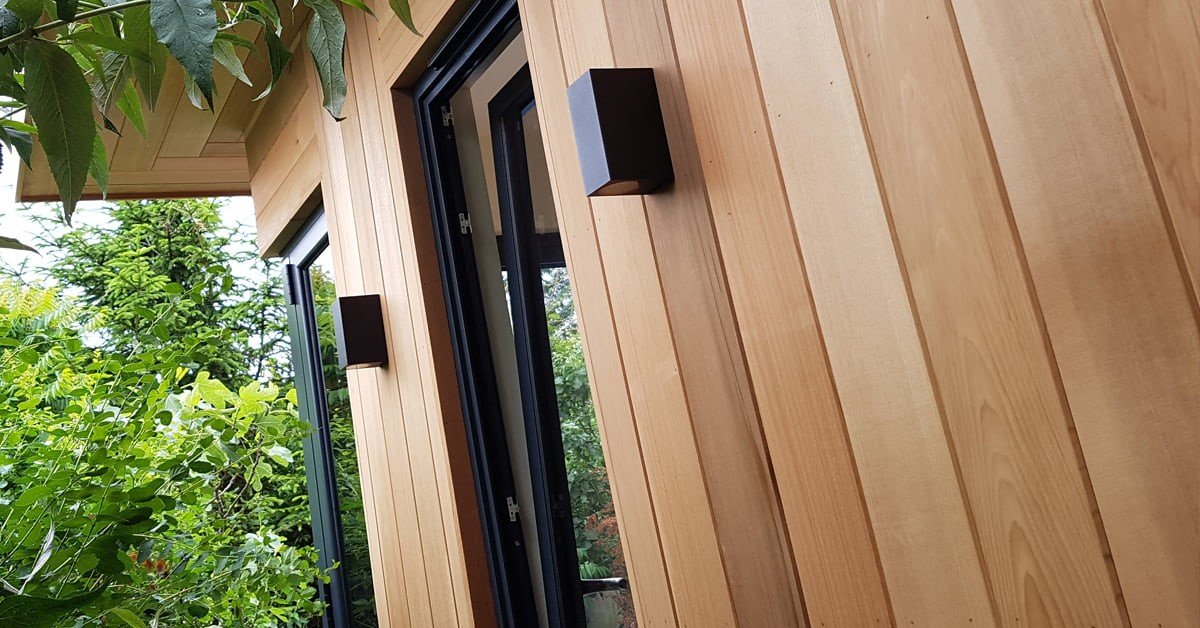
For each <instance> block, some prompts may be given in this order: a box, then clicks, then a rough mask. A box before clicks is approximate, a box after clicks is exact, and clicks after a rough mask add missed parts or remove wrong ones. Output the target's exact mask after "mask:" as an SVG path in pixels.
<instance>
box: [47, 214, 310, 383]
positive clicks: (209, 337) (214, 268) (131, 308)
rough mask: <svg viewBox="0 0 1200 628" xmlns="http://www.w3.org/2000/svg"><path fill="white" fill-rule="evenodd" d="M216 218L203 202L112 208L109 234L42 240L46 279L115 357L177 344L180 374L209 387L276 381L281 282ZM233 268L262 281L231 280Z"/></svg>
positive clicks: (89, 231)
mask: <svg viewBox="0 0 1200 628" xmlns="http://www.w3.org/2000/svg"><path fill="white" fill-rule="evenodd" d="M220 209H221V205H220V204H219V203H218V202H216V201H213V200H208V199H180V200H166V201H123V202H118V203H115V204H113V205H112V207H111V210H110V215H111V217H112V221H111V225H109V226H105V227H79V228H76V229H74V230H72V231H70V232H68V233H66V234H65V235H62V236H60V237H57V238H52V239H49V240H47V241H46V242H45V243H44V248H45V249H46V253H47V255H48V256H49V257H51V258H52V260H53V261H52V262H51V263H50V265H49V267H48V268H47V271H48V273H49V274H50V276H52V277H53V278H55V279H57V280H58V281H59V282H60V283H62V284H63V285H66V286H71V287H73V288H74V290H75V291H77V292H78V294H79V298H80V300H81V301H82V302H83V303H84V304H86V305H87V306H88V308H87V312H85V314H84V315H85V316H86V317H88V318H89V319H93V320H94V321H95V322H96V323H98V324H102V329H101V333H102V334H103V335H104V336H105V340H106V342H107V344H108V345H109V346H110V347H112V348H113V349H114V350H117V351H126V350H130V349H131V348H132V347H136V346H147V347H158V346H163V345H168V344H170V345H179V346H182V348H183V349H184V350H185V353H186V360H185V361H184V366H186V367H188V368H190V369H193V370H195V371H199V370H204V371H208V372H209V373H211V374H212V375H213V376H214V377H215V378H216V379H219V380H222V381H226V382H229V383H231V384H233V385H239V386H240V385H241V384H243V383H245V382H247V381H249V380H251V379H263V378H274V379H275V380H276V381H280V378H282V377H286V376H287V373H286V372H284V371H281V369H284V366H283V365H282V364H281V360H280V352H281V351H283V350H284V349H285V348H286V346H287V344H286V343H287V330H286V323H285V320H286V316H285V314H284V311H283V306H282V292H281V287H280V284H279V281H278V280H275V279H274V271H273V270H269V269H268V268H267V267H266V266H265V265H264V262H261V261H259V260H258V259H257V257H256V255H255V254H254V247H253V245H252V244H251V243H250V242H248V241H247V240H246V238H245V236H242V235H240V234H237V233H231V232H228V231H226V230H224V229H223V228H222V227H221V217H220ZM235 266H237V267H240V268H242V270H243V273H242V274H247V273H245V271H246V270H257V272H256V273H249V274H251V275H259V276H263V275H267V276H269V277H270V279H258V280H251V279H246V278H239V277H238V276H237V274H235ZM268 273H269V274H268ZM181 297H185V298H181Z"/></svg>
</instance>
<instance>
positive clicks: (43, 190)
mask: <svg viewBox="0 0 1200 628" xmlns="http://www.w3.org/2000/svg"><path fill="white" fill-rule="evenodd" d="M298 11H303V9H298ZM300 17H302V18H303V17H306V12H305V13H303V14H301V15H300ZM301 22H302V23H303V19H301ZM296 30H297V29H295V28H289V29H288V31H289V32H287V33H286V34H285V38H286V39H295V32H296ZM239 32H240V34H241V35H242V36H244V37H246V38H247V39H250V40H251V41H254V42H255V43H256V44H257V45H259V46H260V48H259V50H260V52H256V53H251V52H250V51H248V50H245V49H243V48H238V54H239V56H241V57H242V59H243V62H244V64H245V70H246V74H247V75H248V76H249V78H250V79H251V80H252V81H253V83H254V86H253V87H252V86H249V85H246V84H244V83H241V82H239V81H238V80H236V79H235V78H234V77H233V75H231V74H230V73H229V72H228V71H226V70H225V68H223V67H221V66H220V65H216V66H215V68H214V72H213V80H214V83H215V84H216V92H217V98H216V102H215V103H214V110H213V111H208V110H200V109H197V108H196V107H195V106H193V105H192V103H191V101H190V100H189V99H188V95H187V93H186V92H185V90H184V84H183V71H182V70H181V69H180V67H179V65H178V64H177V63H174V62H172V63H169V64H168V70H167V73H166V75H165V77H164V79H163V86H162V90H161V92H160V94H159V99H158V103H157V105H156V106H155V108H154V110H153V111H147V112H146V136H145V137H143V136H142V135H141V133H139V132H138V130H137V129H136V128H135V127H134V125H133V124H132V123H131V122H129V121H128V120H126V119H125V117H124V116H122V115H121V113H120V112H119V111H114V112H112V114H111V115H110V120H112V122H113V124H114V126H116V127H117V128H118V129H119V133H113V132H112V131H107V130H106V131H102V132H101V137H102V139H103V140H104V145H105V147H106V148H107V149H108V155H109V186H108V195H107V198H110V199H112V198H163V197H191V196H233V195H243V194H249V193H250V169H249V167H248V164H247V159H246V141H245V140H246V136H247V134H248V132H249V130H250V129H251V128H252V127H253V125H254V122H255V119H256V117H257V115H258V113H259V112H260V111H261V110H262V107H263V105H264V103H265V102H266V101H267V100H268V99H261V100H257V101H256V100H255V98H256V97H257V96H258V95H259V94H260V93H261V92H262V90H263V88H264V87H265V86H266V85H267V83H268V82H269V80H270V68H269V66H268V62H267V59H266V58H265V54H264V53H262V52H261V50H262V48H261V40H262V37H263V34H262V29H261V28H259V27H258V26H257V25H255V24H245V25H242V26H239ZM32 165H33V167H32V169H31V168H26V167H24V166H22V167H21V171H20V174H19V175H18V177H17V186H16V195H17V200H18V201H22V202H32V201H56V200H58V198H59V196H58V188H57V187H56V186H55V184H54V179H53V177H52V176H51V174H50V169H49V167H48V165H47V164H46V156H45V154H44V153H43V152H42V151H41V149H40V146H38V145H37V144H36V142H35V145H34V151H33V156H32ZM83 196H84V198H85V199H93V200H94V199H100V198H102V196H101V193H100V190H99V189H98V188H97V187H96V186H95V184H94V183H92V182H91V181H90V180H89V181H88V185H87V187H85V188H84V193H83Z"/></svg>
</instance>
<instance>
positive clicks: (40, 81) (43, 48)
mask: <svg viewBox="0 0 1200 628" xmlns="http://www.w3.org/2000/svg"><path fill="white" fill-rule="evenodd" d="M25 65H26V69H25V90H26V92H27V93H28V97H29V113H30V115H32V116H33V121H34V123H35V124H37V127H38V137H39V139H40V140H41V143H42V148H44V149H45V151H46V161H47V162H49V164H50V173H51V174H52V175H53V176H54V182H55V183H57V184H58V192H59V196H60V197H61V198H62V202H63V218H64V219H65V220H67V221H70V218H71V214H72V213H73V212H74V211H75V203H76V202H77V201H78V200H79V198H80V197H81V196H83V186H84V184H85V183H86V182H87V175H88V166H89V164H90V163H91V161H92V146H93V140H94V138H95V136H96V125H95V123H94V122H93V121H92V94H91V91H90V90H89V89H88V83H87V79H86V78H84V76H83V71H82V70H80V69H79V65H78V64H76V63H75V59H74V58H73V57H71V55H70V54H68V53H67V52H66V51H64V50H63V49H62V48H59V47H58V46H55V45H54V44H50V43H46V42H42V41H37V40H34V41H31V42H29V44H28V48H27V51H26V53H25Z"/></svg>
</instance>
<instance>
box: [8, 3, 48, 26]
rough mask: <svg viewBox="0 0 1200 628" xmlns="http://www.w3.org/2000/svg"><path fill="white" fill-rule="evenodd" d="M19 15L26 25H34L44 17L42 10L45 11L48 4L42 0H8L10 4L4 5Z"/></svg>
mask: <svg viewBox="0 0 1200 628" xmlns="http://www.w3.org/2000/svg"><path fill="white" fill-rule="evenodd" d="M4 6H5V8H7V9H9V10H10V11H12V12H13V13H16V14H17V17H19V18H21V21H22V22H25V25H26V26H33V25H34V24H37V23H38V20H40V19H41V18H42V12H43V11H45V8H46V5H45V4H43V2H42V0H8V4H6V5H4Z"/></svg>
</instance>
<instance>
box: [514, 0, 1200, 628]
mask: <svg viewBox="0 0 1200 628" xmlns="http://www.w3.org/2000/svg"><path fill="white" fill-rule="evenodd" d="M521 10H522V19H523V21H524V28H525V38H526V45H527V48H528V50H529V54H530V58H531V68H532V70H533V75H534V82H535V89H536V91H537V96H538V103H539V107H538V111H539V116H540V118H541V124H542V128H543V129H544V130H545V134H544V137H545V143H546V146H545V148H546V151H547V153H548V156H549V159H550V164H551V168H552V170H553V172H554V179H555V180H554V188H555V197H556V201H557V204H558V211H559V220H560V224H562V225H563V230H564V236H565V240H566V243H565V244H566V249H567V254H568V260H569V267H570V269H571V272H572V276H573V284H574V286H575V289H576V296H577V299H578V301H579V307H580V311H581V317H582V319H583V321H584V325H583V332H584V338H585V344H586V346H587V348H588V353H589V365H590V368H591V373H592V376H593V379H594V380H595V381H594V383H595V388H594V394H595V395H596V398H597V399H596V400H597V405H598V407H599V409H600V421H601V427H602V430H603V432H604V435H605V443H606V451H607V455H608V460H609V466H610V474H611V476H612V478H613V482H614V488H615V492H616V493H617V507H618V518H619V519H620V521H621V524H622V533H623V534H624V535H625V537H626V539H627V545H626V553H627V557H628V560H629V562H630V565H631V575H632V580H633V583H634V592H635V601H636V603H637V607H638V613H639V618H640V620H642V621H643V622H645V624H646V625H704V626H709V625H741V626H765V625H771V626H787V625H806V624H807V625H810V626H869V625H887V624H891V625H899V626H909V625H915V626H969V625H979V626H1122V625H1133V626H1149V627H1156V626H1160V625H1161V626H1190V625H1195V622H1196V621H1197V620H1198V619H1200V594H1198V592H1200V531H1198V530H1197V528H1196V521H1197V520H1200V315H1198V311H1197V305H1196V283H1195V282H1196V276H1197V259H1198V258H1200V252H1197V250H1196V249H1197V248H1200V240H1197V238H1200V223H1197V220H1200V218H1198V217H1200V191H1198V190H1200V187H1198V186H1200V166H1198V161H1200V158H1198V157H1197V155H1200V140H1198V137H1200V136H1197V135H1196V133H1195V130H1196V129H1198V128H1200V118H1198V112H1200V109H1198V107H1200V81H1198V80H1197V77H1198V76H1200V54H1197V50H1198V47H1200V39H1198V37H1197V29H1196V24H1197V20H1196V15H1195V14H1196V9H1195V5H1194V3H1191V4H1189V3H1187V2H1171V1H1162V2H1149V3H1143V2H1133V1H1132V0H1103V1H1100V2H1093V1H1091V0H1064V1H1063V2H1052V3H1045V2H1037V1H1035V0H1017V1H1014V2H1006V3H996V2H987V1H986V0H951V1H949V2H941V1H934V0H913V1H911V2H887V1H885V0H860V1H851V0H831V1H822V0H800V1H796V2H781V1H779V0H743V1H742V2H737V1H733V0H729V1H725V0H651V1H634V0H522V4H521ZM611 66H625V67H633V66H650V67H653V68H655V70H656V75H657V78H658V81H659V85H660V96H661V98H662V101H663V109H664V114H665V116H666V118H667V128H668V132H669V135H670V140H671V148H672V156H673V158H674V160H675V162H676V169H677V172H676V174H677V182H676V184H675V185H674V186H673V187H672V188H670V189H668V190H667V191H665V192H663V193H661V194H656V195H652V196H648V197H644V198H640V199H639V198H625V199H590V200H589V199H586V198H585V197H584V196H583V194H582V186H581V183H580V180H579V172H578V163H577V160H576V157H575V147H574V139H573V136H572V134H571V130H570V119H569V114H568V111H567V108H566V103H565V97H564V95H563V94H564V90H565V86H566V85H567V84H568V83H569V82H570V81H572V80H573V79H574V78H576V77H577V76H578V75H579V74H581V73H582V72H583V71H584V70H585V69H587V68H589V67H611ZM666 434H670V435H672V436H673V438H671V439H670V440H669V441H665V435H666ZM751 513H753V514H751ZM751 521H753V522H757V523H756V525H755V526H753V527H756V528H757V529H756V530H751V529H750V528H751V526H748V525H747V523H748V522H751ZM730 526H733V530H735V531H734V532H732V533H731V531H730V530H731V528H730ZM647 537H649V538H647ZM656 540H657V543H656V542H655V541H656ZM714 552H716V553H714ZM768 559H769V560H768ZM751 564H752V565H753V566H751ZM794 587H798V589H799V591H800V592H802V593H801V597H802V602H801V601H799V600H796V599H795V598H794V597H793V596H794V595H795V591H796V589H795V588H794ZM668 595H669V598H668V597H667V596H668ZM668 601H670V602H673V604H668V603H667V602H668Z"/></svg>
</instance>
